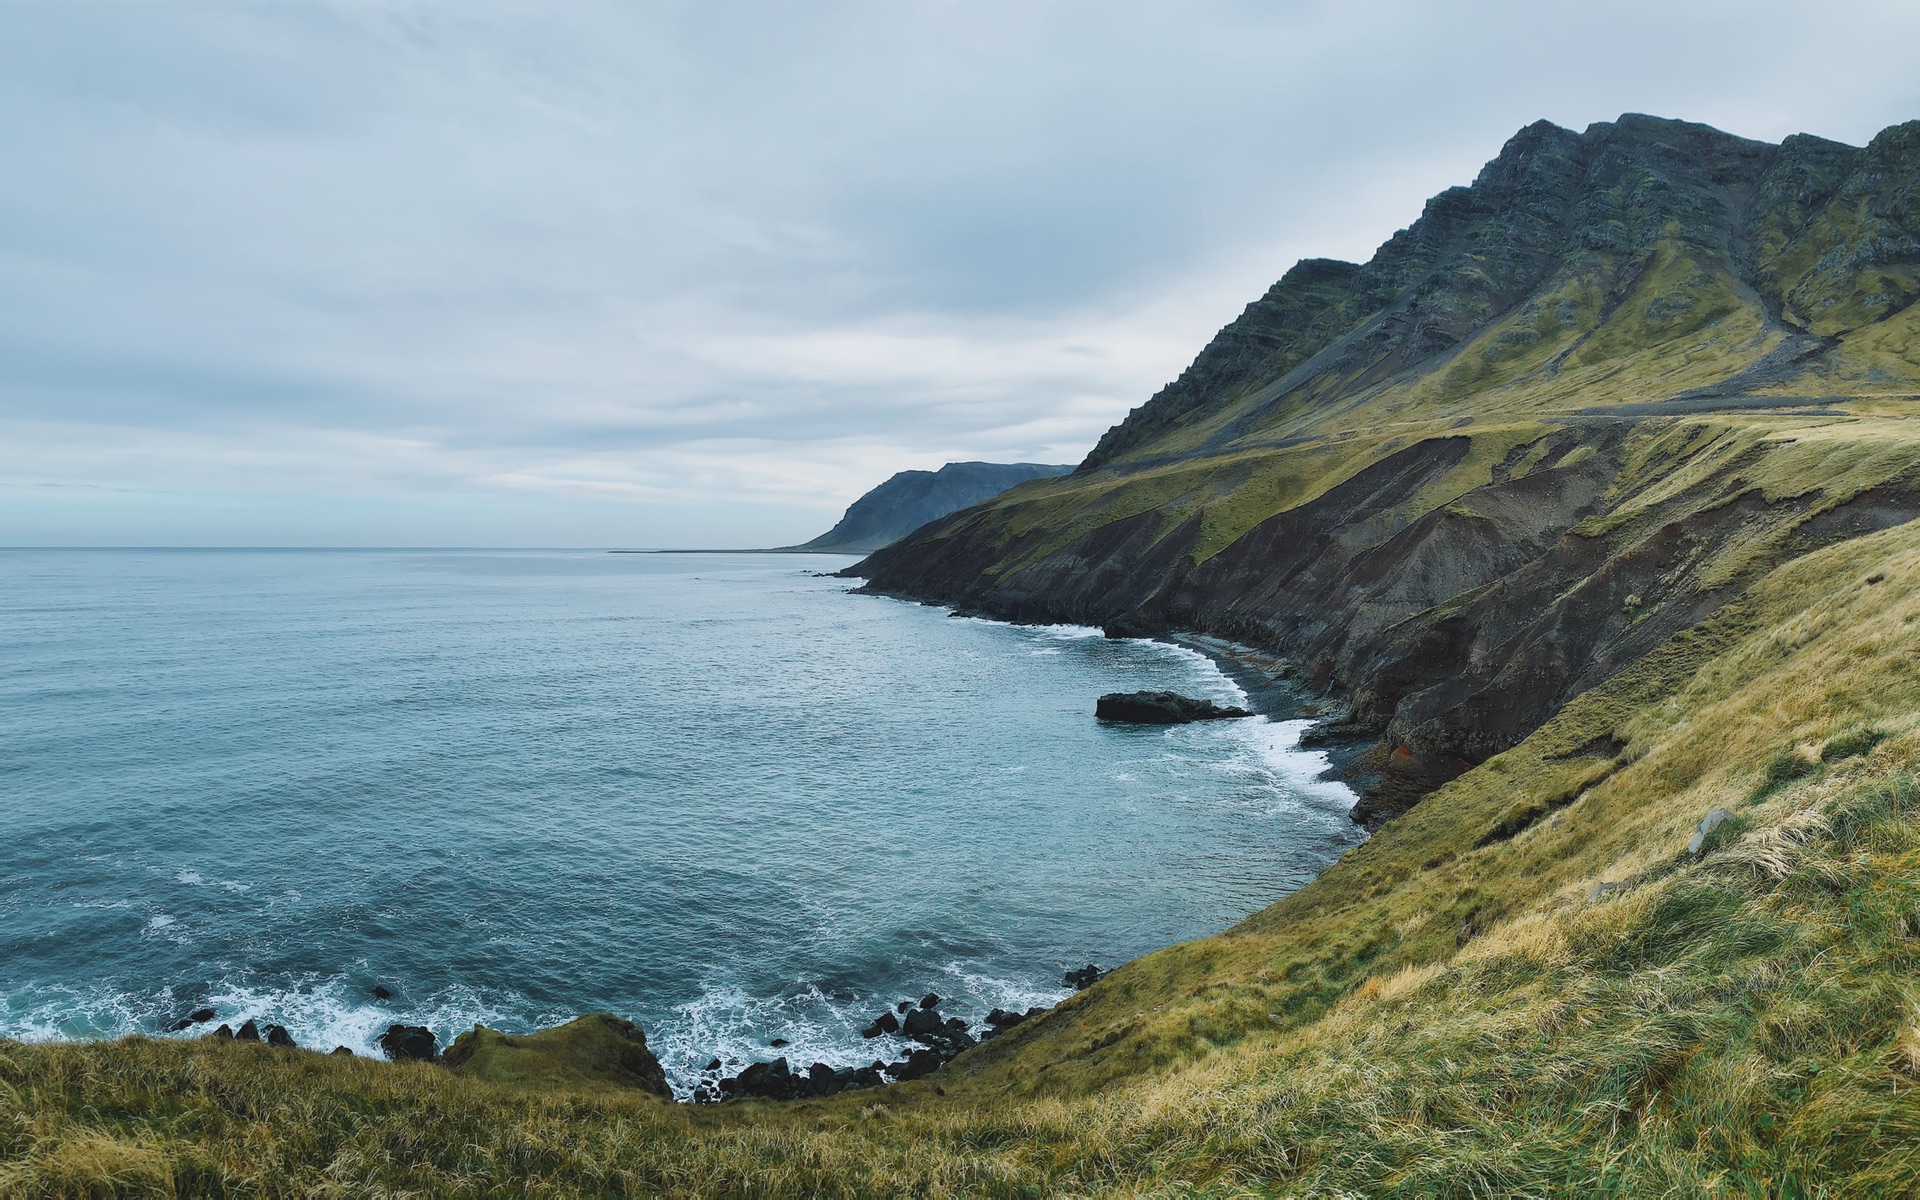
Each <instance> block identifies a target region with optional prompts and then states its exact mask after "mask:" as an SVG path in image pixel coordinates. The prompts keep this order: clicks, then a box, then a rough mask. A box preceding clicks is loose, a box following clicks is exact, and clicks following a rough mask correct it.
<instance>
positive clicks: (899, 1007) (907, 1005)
mask: <svg viewBox="0 0 1920 1200" xmlns="http://www.w3.org/2000/svg"><path fill="white" fill-rule="evenodd" d="M912 1008H913V1001H911V1000H902V1001H901V1002H900V1003H898V1004H896V1005H894V1006H893V1009H894V1011H895V1012H909V1011H911V1010H912Z"/></svg>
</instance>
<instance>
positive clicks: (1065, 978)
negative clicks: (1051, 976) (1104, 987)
mask: <svg viewBox="0 0 1920 1200" xmlns="http://www.w3.org/2000/svg"><path fill="white" fill-rule="evenodd" d="M1105 974H1106V972H1105V971H1102V970H1101V969H1100V968H1099V967H1096V966H1094V965H1093V964H1092V963H1088V964H1087V965H1086V966H1084V967H1081V968H1080V969H1079V970H1078V971H1068V972H1067V973H1066V974H1064V975H1062V976H1061V977H1060V982H1061V983H1064V984H1066V985H1067V986H1068V987H1070V988H1073V989H1074V990H1075V991H1084V990H1086V989H1087V988H1090V987H1092V986H1093V985H1094V984H1096V983H1099V982H1100V977H1101V976H1103V975H1105Z"/></svg>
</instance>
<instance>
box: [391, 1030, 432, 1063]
mask: <svg viewBox="0 0 1920 1200" xmlns="http://www.w3.org/2000/svg"><path fill="white" fill-rule="evenodd" d="M438 1051H439V1039H438V1038H436V1037H434V1036H433V1030H431V1029H428V1028H427V1027H426V1026H425V1025H389V1026H387V1031H386V1032H385V1033H383V1034H381V1035H380V1052H381V1053H382V1054H385V1055H386V1056H387V1057H388V1058H390V1059H392V1060H393V1061H394V1062H431V1061H432V1060H433V1056H434V1055H435V1054H436V1053H438Z"/></svg>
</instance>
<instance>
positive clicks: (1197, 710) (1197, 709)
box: [1093, 692, 1253, 725]
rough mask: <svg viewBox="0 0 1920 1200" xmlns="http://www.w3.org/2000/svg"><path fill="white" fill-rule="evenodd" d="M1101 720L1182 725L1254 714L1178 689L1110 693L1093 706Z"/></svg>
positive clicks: (1136, 723)
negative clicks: (1199, 698)
mask: <svg viewBox="0 0 1920 1200" xmlns="http://www.w3.org/2000/svg"><path fill="white" fill-rule="evenodd" d="M1093 715H1094V716H1095V717H1098V718H1099V719H1100V720H1102V721H1119V722H1121V723H1123V724H1128V725H1185V724H1187V723H1188V722H1190V721H1221V720H1228V719H1232V718H1236V717H1250V716H1252V715H1253V714H1252V713H1250V712H1248V711H1247V710H1246V709H1244V708H1223V707H1222V706H1220V705H1218V704H1215V703H1214V702H1213V701H1211V700H1195V699H1194V698H1192V697H1191V696H1182V695H1181V694H1180V693H1178V692H1109V693H1107V694H1106V695H1104V696H1102V697H1100V699H1099V700H1098V701H1096V702H1095V704H1094V706H1093Z"/></svg>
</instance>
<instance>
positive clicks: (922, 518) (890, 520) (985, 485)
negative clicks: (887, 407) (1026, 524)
mask: <svg viewBox="0 0 1920 1200" xmlns="http://www.w3.org/2000/svg"><path fill="white" fill-rule="evenodd" d="M1071 470H1073V468H1072V467H1052V466H1044V465H1042V464H1040V463H984V462H959V463H948V464H947V465H946V466H944V467H941V468H940V469H939V470H938V471H901V472H900V473H899V474H897V475H895V476H894V477H893V478H891V479H889V480H887V481H886V482H885V483H883V484H881V485H880V486H879V487H877V488H874V489H873V490H872V491H870V492H868V493H867V494H866V495H864V496H862V497H860V498H859V499H858V500H855V501H854V502H853V503H852V504H851V505H849V506H848V508H847V512H846V515H845V516H843V517H841V518H840V522H839V524H837V525H835V526H834V527H833V528H832V529H829V530H828V531H827V532H825V533H823V534H821V535H820V536H819V537H817V538H814V539H813V540H812V541H810V542H806V543H804V544H802V545H799V546H794V547H791V549H794V550H830V551H839V552H844V553H850V554H865V553H867V552H869V551H873V550H878V549H879V548H880V547H882V546H885V545H887V544H888V543H890V542H895V541H898V540H899V539H901V538H903V537H905V536H906V535H908V534H910V533H912V532H913V531H914V530H916V529H918V528H920V527H921V526H922V525H925V524H926V523H927V522H929V521H937V520H939V519H940V518H941V517H944V516H946V515H947V514H949V513H952V512H956V511H958V510H960V509H963V508H968V507H971V506H973V505H975V504H978V503H980V502H981V501H983V500H991V499H993V498H994V497H995V496H998V495H999V494H1000V493H1002V492H1004V491H1006V490H1007V489H1008V488H1010V487H1013V486H1014V485H1015V484H1021V483H1025V482H1027V481H1028V480H1029V479H1051V478H1053V477H1054V476H1056V475H1065V474H1066V473H1067V472H1069V471H1071Z"/></svg>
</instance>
